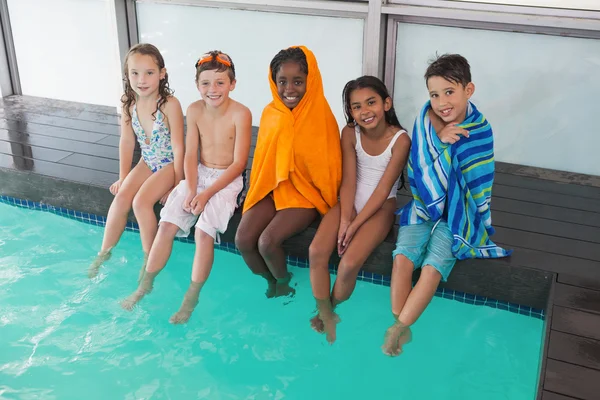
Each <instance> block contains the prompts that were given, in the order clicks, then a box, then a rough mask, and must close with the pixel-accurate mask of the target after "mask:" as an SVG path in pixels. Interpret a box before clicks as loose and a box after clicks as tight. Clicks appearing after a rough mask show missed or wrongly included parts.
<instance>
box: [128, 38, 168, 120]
mask: <svg viewBox="0 0 600 400" xmlns="http://www.w3.org/2000/svg"><path fill="white" fill-rule="evenodd" d="M132 54H142V55H147V56H152V58H153V59H154V62H155V63H156V65H158V71H159V73H160V71H162V69H163V68H164V67H165V60H164V58H163V56H162V55H161V54H160V51H158V49H157V48H156V46H154V45H152V44H150V43H139V44H136V45H135V46H133V47H132V48H131V49H129V52H128V53H127V56H126V57H125V65H124V66H123V75H125V78H124V79H123V83H124V93H123V96H121V103H122V104H123V112H124V113H125V115H127V121H130V120H131V112H130V111H129V109H130V108H131V105H132V104H133V103H134V102H135V99H136V94H135V92H134V91H133V88H132V87H131V83H130V82H129V66H128V63H129V57H131V55H132ZM158 95H159V97H160V98H159V100H158V104H157V105H156V110H155V111H154V112H153V113H152V119H153V120H154V119H156V111H157V110H159V109H160V108H161V107H162V106H163V105H164V104H165V103H166V102H167V99H168V98H169V96H172V95H173V90H171V88H170V87H169V75H168V74H167V73H166V72H165V77H164V78H163V79H161V80H160V82H159V84H158Z"/></svg>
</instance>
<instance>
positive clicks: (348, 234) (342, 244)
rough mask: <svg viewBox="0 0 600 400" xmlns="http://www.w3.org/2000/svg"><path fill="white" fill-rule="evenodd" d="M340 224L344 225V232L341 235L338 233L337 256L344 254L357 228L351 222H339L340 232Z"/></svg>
mask: <svg viewBox="0 0 600 400" xmlns="http://www.w3.org/2000/svg"><path fill="white" fill-rule="evenodd" d="M342 224H344V225H345V229H344V232H343V233H342V234H341V236H340V234H339V233H338V255H339V256H342V254H344V253H345V252H346V250H347V249H348V245H349V244H350V241H351V240H352V238H353V237H354V234H355V233H356V230H357V227H356V225H355V224H353V223H350V222H346V223H343V222H340V232H341V228H342Z"/></svg>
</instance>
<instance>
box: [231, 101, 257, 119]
mask: <svg viewBox="0 0 600 400" xmlns="http://www.w3.org/2000/svg"><path fill="white" fill-rule="evenodd" d="M230 101H231V112H232V113H233V114H234V115H236V116H240V117H247V116H251V115H252V113H251V112H250V109H249V108H248V107H246V106H245V105H243V104H242V103H240V102H239V101H235V100H233V99H230Z"/></svg>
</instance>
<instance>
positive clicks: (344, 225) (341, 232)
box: [337, 220, 350, 256]
mask: <svg viewBox="0 0 600 400" xmlns="http://www.w3.org/2000/svg"><path fill="white" fill-rule="evenodd" d="M348 226H350V221H345V220H341V221H340V228H339V229H338V237H337V251H338V255H339V256H341V255H342V254H343V253H344V251H345V250H346V249H344V248H343V246H342V242H343V240H344V236H345V235H346V230H347V229H348Z"/></svg>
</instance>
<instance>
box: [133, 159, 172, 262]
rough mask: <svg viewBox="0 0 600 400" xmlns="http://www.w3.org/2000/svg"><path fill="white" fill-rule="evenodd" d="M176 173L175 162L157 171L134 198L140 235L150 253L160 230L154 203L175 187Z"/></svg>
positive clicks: (145, 251)
mask: <svg viewBox="0 0 600 400" xmlns="http://www.w3.org/2000/svg"><path fill="white" fill-rule="evenodd" d="M174 183H175V173H174V167H173V164H169V165H166V166H165V167H163V168H162V169H160V170H159V171H156V172H155V173H153V174H152V176H151V177H149V178H148V179H147V180H146V182H144V184H143V185H142V187H141V188H140V190H139V191H138V193H137V194H136V196H135V198H134V199H133V212H134V214H135V218H136V219H137V222H138V224H139V225H140V237H141V239H142V248H143V249H144V253H146V254H149V253H150V248H151V247H152V242H153V241H154V237H155V236H156V231H157V230H158V222H157V221H156V214H154V205H155V204H156V203H157V202H158V201H159V200H160V199H161V197H163V196H164V195H165V193H167V192H168V191H169V189H171V188H172V187H173V185H174Z"/></svg>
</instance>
